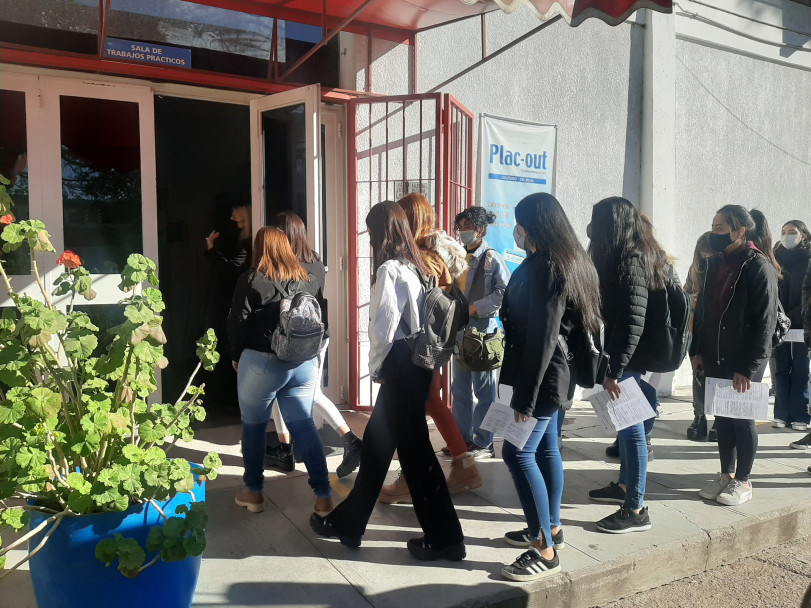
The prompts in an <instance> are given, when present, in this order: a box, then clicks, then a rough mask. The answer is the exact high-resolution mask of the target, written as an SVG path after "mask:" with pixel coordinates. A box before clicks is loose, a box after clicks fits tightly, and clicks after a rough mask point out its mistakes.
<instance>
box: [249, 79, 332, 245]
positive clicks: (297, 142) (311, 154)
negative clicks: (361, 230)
mask: <svg viewBox="0 0 811 608" xmlns="http://www.w3.org/2000/svg"><path fill="white" fill-rule="evenodd" d="M320 106H321V87H320V86H319V85H312V86H307V87H302V88H300V89H293V90H292V91H285V92H284V93H278V94H276V95H269V96H267V97H262V98H260V99H255V100H253V101H251V200H252V220H253V226H254V232H256V228H258V227H259V226H265V225H266V224H267V220H268V219H269V218H272V217H273V216H274V215H276V214H277V213H281V212H282V211H293V212H294V213H296V214H298V215H299V216H300V217H301V219H302V220H304V223H305V225H306V226H307V238H308V241H309V242H310V246H311V247H312V248H313V249H314V250H315V251H316V252H318V253H319V255H320V254H322V249H323V238H322V221H323V217H322V215H323V210H322V208H321V118H320Z"/></svg>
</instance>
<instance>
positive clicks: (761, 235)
mask: <svg viewBox="0 0 811 608" xmlns="http://www.w3.org/2000/svg"><path fill="white" fill-rule="evenodd" d="M749 215H751V216H752V221H753V222H754V223H755V230H754V232H753V233H752V234H751V236H750V235H749V234H748V233H747V237H748V238H749V240H751V241H752V242H753V243H754V244H755V247H757V248H758V249H760V250H761V251H762V252H763V254H764V255H765V256H766V257H767V258H768V259H769V261H770V262H771V263H772V266H774V268H775V270H777V276H778V277H780V276H781V275H782V269H781V268H780V264H778V263H777V258H775V257H774V245H773V241H772V231H771V230H769V222H767V221H766V216H765V215H763V212H762V211H761V210H760V209H752V210H751V211H750V212H749Z"/></svg>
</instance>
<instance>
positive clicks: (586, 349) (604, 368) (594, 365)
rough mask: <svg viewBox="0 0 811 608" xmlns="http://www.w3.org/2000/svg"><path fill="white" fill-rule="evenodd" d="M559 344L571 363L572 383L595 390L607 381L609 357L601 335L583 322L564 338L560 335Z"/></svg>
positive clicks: (576, 324)
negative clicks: (589, 329)
mask: <svg viewBox="0 0 811 608" xmlns="http://www.w3.org/2000/svg"><path fill="white" fill-rule="evenodd" d="M558 344H559V345H560V348H561V350H562V351H563V356H564V357H565V358H566V361H567V362H568V363H569V373H570V374H571V376H572V382H573V383H574V384H576V385H577V386H581V387H583V388H594V387H595V386H598V385H600V384H602V383H603V382H604V381H605V375H606V373H607V372H608V363H609V359H610V357H609V355H608V353H607V352H605V351H604V350H603V346H602V340H601V338H600V334H599V333H597V334H592V333H591V332H590V331H588V330H587V329H586V328H585V327H583V323H582V322H577V323H575V326H574V327H573V328H572V330H571V331H570V332H569V335H568V336H567V337H566V338H564V337H563V336H562V335H560V334H558Z"/></svg>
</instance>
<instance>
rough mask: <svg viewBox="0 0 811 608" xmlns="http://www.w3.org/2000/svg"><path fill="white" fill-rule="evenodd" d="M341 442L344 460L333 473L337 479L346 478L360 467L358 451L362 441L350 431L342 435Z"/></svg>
mask: <svg viewBox="0 0 811 608" xmlns="http://www.w3.org/2000/svg"><path fill="white" fill-rule="evenodd" d="M341 441H342V442H343V444H344V458H343V460H342V461H341V464H339V465H338V468H337V469H336V470H335V473H336V474H337V475H338V477H346V476H347V475H349V474H350V473H351V472H352V471H354V470H355V469H357V468H358V466H359V465H360V450H361V447H363V441H362V440H361V439H360V438H359V437H358V436H356V435H355V433H353V432H352V431H349V432H348V433H346V434H344V436H343V437H341Z"/></svg>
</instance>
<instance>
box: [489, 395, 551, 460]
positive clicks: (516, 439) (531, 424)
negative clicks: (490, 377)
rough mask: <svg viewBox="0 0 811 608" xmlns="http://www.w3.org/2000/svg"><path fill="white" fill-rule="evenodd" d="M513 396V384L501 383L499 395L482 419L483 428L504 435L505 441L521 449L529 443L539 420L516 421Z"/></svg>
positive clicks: (500, 435)
mask: <svg viewBox="0 0 811 608" xmlns="http://www.w3.org/2000/svg"><path fill="white" fill-rule="evenodd" d="M512 396H513V389H512V387H511V386H506V385H500V386H499V387H498V396H497V397H496V400H495V401H493V403H491V404H490V408H489V409H488V410H487V414H486V415H485V416H484V420H482V425H481V428H483V429H484V430H485V431H492V432H493V433H495V434H496V435H498V436H499V437H503V438H504V439H505V441H509V442H510V443H511V444H513V445H514V446H515V447H517V448H518V449H519V450H520V449H521V448H523V447H524V445H525V444H526V443H527V439H529V436H530V435H531V434H532V431H533V430H534V429H535V425H536V424H537V423H538V421H537V420H536V419H535V418H529V419H528V420H527V421H526V422H516V421H515V410H514V409H512V408H511V407H510V402H511V401H512Z"/></svg>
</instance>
